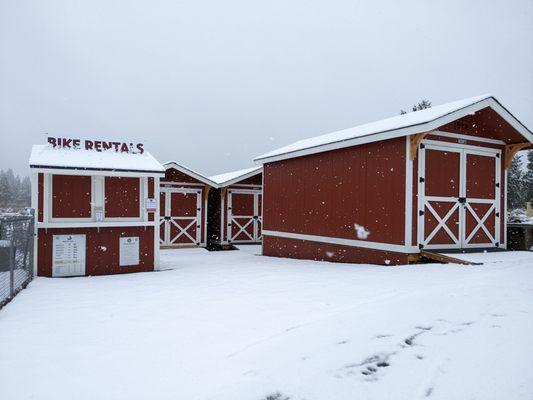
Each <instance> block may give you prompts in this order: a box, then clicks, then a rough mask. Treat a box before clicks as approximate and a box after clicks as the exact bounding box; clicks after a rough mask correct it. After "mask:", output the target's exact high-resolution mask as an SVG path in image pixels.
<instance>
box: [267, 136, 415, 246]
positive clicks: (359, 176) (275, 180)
mask: <svg viewBox="0 0 533 400" xmlns="http://www.w3.org/2000/svg"><path fill="white" fill-rule="evenodd" d="M405 143H406V139H405V138H403V137H402V138H395V139H391V140H388V141H382V142H375V143H369V144H364V145H361V146H357V147H350V148H344V149H339V150H333V151H328V152H324V153H319V154H314V155H309V156H305V157H298V158H293V159H288V160H282V161H278V162H274V163H268V164H265V166H264V174H265V176H264V189H263V192H264V206H263V207H264V208H263V212H264V229H265V230H271V231H282V232H290V233H301V234H308V235H317V236H327V237H333V238H344V239H355V240H358V237H357V236H356V231H355V224H357V225H360V226H363V227H364V228H365V229H366V230H367V231H369V236H368V238H367V240H369V241H372V242H380V243H390V244H399V245H401V244H403V243H404V238H405V229H404V218H399V217H398V216H399V215H404V210H405V192H404V187H405V156H406V145H405Z"/></svg>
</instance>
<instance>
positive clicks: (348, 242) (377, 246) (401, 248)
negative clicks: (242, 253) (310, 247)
mask: <svg viewBox="0 0 533 400" xmlns="http://www.w3.org/2000/svg"><path fill="white" fill-rule="evenodd" d="M262 234H263V236H272V237H280V238H285V239H296V240H306V241H309V242H318V243H330V244H336V245H340V246H349V247H361V248H365V249H373V250H382V251H390V252H393V253H402V254H411V253H419V252H420V250H419V249H418V247H416V246H405V245H402V244H390V243H380V242H369V241H366V240H355V239H344V238H337V237H331V236H318V235H307V234H303V233H291V232H281V231H272V230H266V229H265V230H263V232H262Z"/></svg>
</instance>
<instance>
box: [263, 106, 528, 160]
mask: <svg viewBox="0 0 533 400" xmlns="http://www.w3.org/2000/svg"><path fill="white" fill-rule="evenodd" d="M486 107H490V108H492V109H493V110H494V111H495V112H496V113H498V114H499V115H500V116H501V117H502V118H503V119H504V120H505V121H506V122H507V123H509V125H511V126H512V127H513V128H514V129H515V130H516V131H517V132H519V133H520V134H521V135H522V136H523V137H524V138H525V139H526V140H527V141H529V142H530V143H533V133H532V132H531V131H530V130H529V129H528V128H527V127H526V126H525V125H524V124H522V123H521V122H520V121H519V120H518V119H517V118H516V117H515V116H514V115H512V114H511V113H510V112H509V111H508V110H507V109H506V108H505V107H504V106H502V105H501V104H500V102H498V100H496V99H495V98H494V97H488V98H486V99H483V100H480V101H478V102H476V103H473V104H470V105H468V106H465V107H462V108H460V109H457V110H454V111H452V112H450V113H448V114H445V115H442V116H439V117H437V118H435V119H432V120H430V121H426V122H423V123H419V124H414V125H409V126H405V127H401V128H399V129H393V130H388V131H381V132H375V133H372V134H368V135H365V136H359V137H355V138H351V139H346V140H339V141H334V142H330V143H326V144H321V145H317V146H312V147H307V148H303V149H298V150H294V151H289V152H285V153H280V154H274V155H268V153H267V155H265V156H259V157H257V158H255V159H254V161H255V162H256V163H261V164H264V163H269V162H275V161H281V160H286V159H290V158H296V157H303V156H307V155H311V154H317V153H322V152H325V151H330V150H337V149H342V148H346V147H352V146H357V145H361V144H365V143H371V142H377V141H381V140H387V139H393V138H397V137H402V136H408V135H412V134H417V133H422V132H429V131H432V130H435V129H437V128H438V127H440V126H442V125H446V124H448V123H450V122H452V121H455V120H458V119H460V118H463V117H465V116H467V115H470V114H473V113H475V112H476V111H479V110H482V109H483V108H486Z"/></svg>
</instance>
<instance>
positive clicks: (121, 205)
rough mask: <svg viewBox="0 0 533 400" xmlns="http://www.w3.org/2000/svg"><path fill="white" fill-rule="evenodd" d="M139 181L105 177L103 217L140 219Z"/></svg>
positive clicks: (137, 179) (136, 179)
mask: <svg viewBox="0 0 533 400" xmlns="http://www.w3.org/2000/svg"><path fill="white" fill-rule="evenodd" d="M139 189H140V179H139V178H122V177H109V176H106V177H105V191H104V193H105V217H106V218H140V216H141V213H140V190H139Z"/></svg>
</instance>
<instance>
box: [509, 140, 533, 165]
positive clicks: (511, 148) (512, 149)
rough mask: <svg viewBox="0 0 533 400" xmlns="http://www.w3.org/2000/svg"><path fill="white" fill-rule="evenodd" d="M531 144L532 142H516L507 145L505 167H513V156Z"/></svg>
mask: <svg viewBox="0 0 533 400" xmlns="http://www.w3.org/2000/svg"><path fill="white" fill-rule="evenodd" d="M529 146H531V143H516V144H508V145H507V146H505V169H509V168H510V167H511V161H513V157H514V156H515V154H516V153H518V152H519V151H520V150H522V149H525V148H526V147H529Z"/></svg>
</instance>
